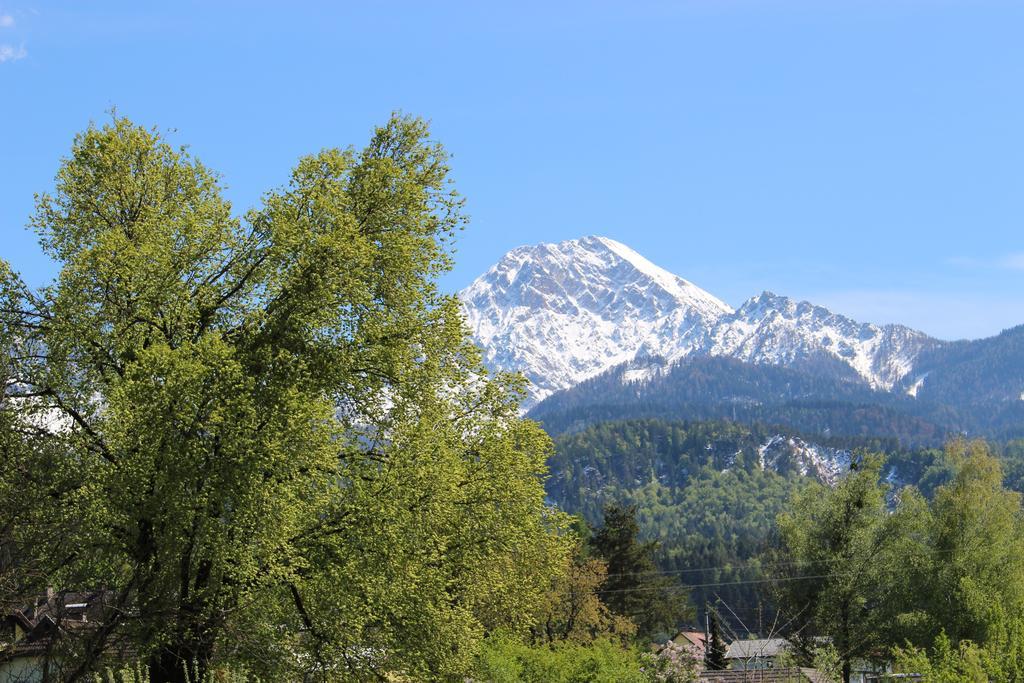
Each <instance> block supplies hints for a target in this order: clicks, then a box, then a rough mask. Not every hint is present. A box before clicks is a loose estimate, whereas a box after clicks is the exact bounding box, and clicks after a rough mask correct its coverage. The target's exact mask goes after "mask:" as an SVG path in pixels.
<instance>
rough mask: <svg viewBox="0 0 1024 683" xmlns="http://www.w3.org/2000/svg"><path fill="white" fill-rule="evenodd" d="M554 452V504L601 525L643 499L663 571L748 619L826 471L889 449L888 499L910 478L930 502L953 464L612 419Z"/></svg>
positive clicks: (1019, 457)
mask: <svg viewBox="0 0 1024 683" xmlns="http://www.w3.org/2000/svg"><path fill="white" fill-rule="evenodd" d="M555 448H556V451H555V454H554V456H553V457H552V458H551V460H550V461H549V465H550V469H551V475H550V478H549V479H548V482H547V492H548V496H549V498H550V499H551V500H552V501H553V502H555V503H556V504H557V505H559V506H560V507H562V508H563V509H565V510H566V511H568V512H571V513H575V514H579V515H581V516H582V517H583V518H584V519H585V520H586V521H587V522H588V523H589V524H591V525H595V526H596V525H599V524H600V523H601V515H602V510H603V508H604V506H605V505H607V504H609V503H612V502H619V503H625V504H631V505H635V506H636V508H637V519H638V521H639V523H640V531H641V534H642V535H643V537H645V538H648V539H652V540H656V541H657V542H658V550H657V553H656V559H657V563H658V566H659V568H660V569H662V570H663V571H665V572H668V573H669V574H671V575H673V576H675V577H677V578H678V579H679V580H680V581H681V582H682V583H685V584H688V585H690V586H694V587H695V588H694V590H693V592H692V594H691V599H692V602H693V604H694V605H695V606H696V607H698V609H700V608H702V607H703V605H704V603H705V602H714V601H715V600H716V599H717V598H719V597H720V598H721V599H723V600H724V601H726V602H727V603H728V604H729V605H730V606H732V607H733V609H736V610H737V611H740V610H745V611H747V612H748V614H746V615H744V614H740V615H739V616H740V618H742V619H744V620H746V619H747V618H748V617H750V618H751V619H752V620H753V621H752V623H757V619H758V618H769V617H770V615H771V606H772V604H773V601H774V597H773V595H772V594H771V591H770V590H769V586H768V585H767V583H765V582H764V579H766V578H768V577H770V576H772V575H773V574H772V571H771V560H770V559H767V557H766V553H767V552H768V551H769V550H770V548H771V547H772V544H773V534H774V529H775V518H776V516H777V515H778V514H779V513H781V512H784V511H786V510H787V509H788V505H789V501H790V500H791V498H792V496H793V495H794V493H796V492H798V491H800V490H801V489H802V488H804V487H805V486H807V485H808V484H809V483H811V482H815V481H818V480H819V479H820V476H818V472H821V471H825V472H828V471H830V470H829V469H828V467H829V466H831V467H832V468H836V467H841V468H844V469H845V471H848V470H849V468H850V463H853V465H854V466H856V463H857V462H859V460H860V458H861V456H862V454H864V453H868V452H883V453H884V454H885V459H884V461H883V465H882V476H883V479H884V480H885V481H886V482H887V483H888V485H889V486H890V496H891V495H893V494H894V493H895V492H896V490H898V489H899V488H901V487H903V486H907V485H912V486H915V487H916V488H918V489H919V490H920V491H921V492H922V494H923V495H924V496H925V497H930V496H931V495H932V493H933V492H934V491H935V489H936V487H938V486H940V485H942V484H943V483H945V482H946V481H948V480H949V478H950V477H951V476H952V471H953V469H952V466H951V465H950V463H949V462H948V461H947V459H946V456H945V454H944V453H943V451H942V450H941V449H930V448H927V449H906V448H902V447H900V445H899V443H898V442H897V441H896V440H894V439H877V438H875V439H873V438H863V439H862V438H831V439H823V440H819V441H818V442H817V443H815V442H813V440H812V439H810V438H809V437H802V436H801V435H799V434H797V433H795V432H793V431H788V432H781V433H780V432H779V431H778V430H777V429H773V428H768V427H765V426H761V425H751V426H748V425H743V424H739V423H734V422H723V421H713V422H670V421H665V420H656V419H646V420H624V421H615V422H604V423H601V424H597V425H594V426H591V427H589V428H586V429H584V430H582V431H580V432H577V433H573V434H564V435H562V436H560V437H559V438H558V439H556V445H555ZM1001 453H1002V456H1003V459H1004V464H1005V468H1006V472H1007V475H1006V480H1007V484H1008V486H1010V487H1011V488H1015V489H1017V490H1021V488H1022V487H1024V442H1014V443H1011V444H1008V445H1007V446H1005V447H1004V448H1002V449H1001ZM844 455H845V457H846V459H845V460H844ZM816 466H817V467H818V469H815V467H816ZM845 471H844V474H845ZM759 606H763V607H764V609H763V610H759ZM751 628H753V626H751Z"/></svg>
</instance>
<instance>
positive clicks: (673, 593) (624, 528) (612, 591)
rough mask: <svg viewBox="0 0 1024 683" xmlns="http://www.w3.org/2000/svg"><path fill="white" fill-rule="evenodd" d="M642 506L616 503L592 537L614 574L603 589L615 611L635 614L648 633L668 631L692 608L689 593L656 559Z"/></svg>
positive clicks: (640, 627)
mask: <svg viewBox="0 0 1024 683" xmlns="http://www.w3.org/2000/svg"><path fill="white" fill-rule="evenodd" d="M639 531H640V528H639V525H638V524H637V521H636V506H633V505H629V506H624V505H619V504H614V503H613V504H611V505H608V506H606V507H605V510H604V525H603V526H602V527H601V528H600V529H598V530H597V532H596V533H595V534H594V536H593V538H591V540H590V544H591V547H592V548H593V550H594V554H595V555H596V556H597V557H599V558H600V559H602V560H604V561H605V563H606V564H607V567H608V577H607V580H606V581H605V582H604V585H603V586H602V587H601V591H600V593H599V595H600V598H601V601H602V602H604V604H606V605H607V606H608V607H609V608H610V609H611V610H612V611H613V612H615V613H616V614H621V615H622V616H625V617H629V618H630V619H632V620H633V621H634V622H635V623H636V625H637V628H638V630H639V634H640V635H641V636H643V637H647V638H651V637H654V636H656V635H662V634H665V633H667V631H669V630H671V629H673V628H675V627H676V626H677V624H678V622H679V620H680V619H681V618H682V617H683V616H685V615H686V614H687V613H688V611H689V610H688V606H687V605H686V602H685V601H686V594H685V593H684V592H683V591H681V590H679V588H680V586H679V585H678V584H677V583H676V582H675V581H674V580H673V579H671V578H669V577H667V576H664V575H662V574H660V573H659V572H658V570H657V568H656V566H655V564H654V552H655V550H656V549H657V547H658V544H657V542H656V541H646V542H645V541H640V540H639Z"/></svg>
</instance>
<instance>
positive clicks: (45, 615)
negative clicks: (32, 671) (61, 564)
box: [0, 590, 111, 662]
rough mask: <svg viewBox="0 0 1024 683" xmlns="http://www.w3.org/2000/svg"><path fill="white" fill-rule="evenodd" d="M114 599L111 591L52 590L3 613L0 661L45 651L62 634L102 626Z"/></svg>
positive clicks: (1, 618) (0, 615)
mask: <svg viewBox="0 0 1024 683" xmlns="http://www.w3.org/2000/svg"><path fill="white" fill-rule="evenodd" d="M110 599H111V595H110V593H109V592H107V591H86V592H58V591H53V590H48V591H47V592H46V594H45V595H39V596H37V597H36V598H35V599H34V600H32V601H31V602H30V603H28V604H25V605H22V606H20V607H19V608H17V609H13V610H7V611H6V612H5V613H3V614H0V662H2V661H4V660H6V659H11V658H14V657H19V656H23V655H31V654H34V653H37V652H39V651H41V650H45V649H46V647H47V646H48V644H49V642H50V640H51V638H52V637H53V635H54V633H56V632H58V631H64V632H68V631H77V630H80V629H83V628H90V627H92V626H95V625H97V624H99V623H102V618H103V615H104V613H105V612H106V611H107V610H108V609H109V607H110V603H109V601H110Z"/></svg>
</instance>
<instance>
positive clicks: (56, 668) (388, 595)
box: [0, 115, 1024, 683]
mask: <svg viewBox="0 0 1024 683" xmlns="http://www.w3.org/2000/svg"><path fill="white" fill-rule="evenodd" d="M462 206H463V204H462V199H461V198H460V197H459V196H458V195H457V194H456V193H455V192H454V190H453V187H452V184H451V179H450V178H449V169H448V165H447V156H446V153H445V151H444V149H443V148H442V147H441V146H440V145H438V144H437V143H436V142H434V141H433V140H432V139H431V138H430V136H429V131H428V129H427V127H426V125H425V124H424V123H423V122H422V121H420V120H418V119H415V118H411V117H404V116H397V115H396V116H394V117H392V118H391V119H390V120H389V121H388V122H386V123H385V124H384V125H383V126H381V127H380V128H379V129H377V130H376V131H375V132H374V133H373V136H372V137H371V139H370V141H369V143H368V144H367V145H366V146H365V147H364V148H362V149H360V150H356V149H327V150H323V151H321V152H319V153H317V154H314V155H311V156H308V157H305V158H302V159H300V160H299V161H298V163H297V165H296V166H295V168H294V170H293V171H292V174H291V177H290V180H289V182H288V183H287V184H286V185H285V186H284V187H281V188H277V189H274V190H271V191H269V192H268V193H267V194H266V195H265V196H264V198H263V200H262V202H261V203H260V205H259V206H257V207H254V208H252V209H250V210H249V211H247V212H245V213H242V214H239V213H238V212H236V211H235V210H234V208H233V207H232V206H231V205H230V203H229V202H228V201H227V200H226V199H225V198H224V190H223V184H222V181H221V179H220V178H219V176H217V174H216V173H214V172H213V171H211V170H210V169H208V168H206V167H205V166H204V165H202V164H201V163H200V162H199V161H198V160H197V159H195V158H194V157H193V156H191V155H190V153H189V152H188V151H187V150H186V149H184V148H175V147H173V146H171V145H170V144H169V142H168V141H167V140H166V139H165V137H164V136H163V135H162V134H161V133H160V132H159V131H157V130H154V129H147V128H144V127H141V126H138V125H136V124H134V123H132V122H131V121H129V120H127V119H125V118H120V117H117V116H115V117H113V118H112V120H111V121H110V122H108V123H107V124H105V125H102V126H95V125H94V126H90V127H89V128H88V129H87V130H85V131H84V132H82V133H81V134H80V135H78V136H77V137H76V139H75V140H74V143H73V145H72V148H71V151H70V153H69V155H68V157H67V158H65V159H64V160H63V161H62V162H61V164H60V168H59V171H58V174H57V178H56V184H55V187H54V188H53V190H52V191H51V192H49V193H43V194H40V195H39V196H38V198H37V209H36V213H35V214H34V216H33V217H32V218H31V226H32V227H33V229H34V230H36V232H37V233H38V236H39V240H40V244H41V246H42V248H43V250H44V251H45V253H46V254H47V255H48V256H49V257H50V258H51V259H52V260H53V261H54V262H55V263H56V264H57V266H58V268H59V273H58V275H57V276H56V278H55V279H54V280H53V281H52V282H51V283H49V284H46V285H44V286H42V287H32V286H30V285H29V284H27V283H26V281H25V280H24V279H23V278H22V277H21V276H20V275H19V274H18V273H17V272H16V270H15V268H14V265H13V264H8V263H2V264H0V345H2V351H3V359H4V364H3V366H2V372H3V379H4V394H3V396H2V398H0V607H2V608H3V616H4V617H7V616H9V615H14V614H18V613H22V612H19V611H23V610H25V609H41V608H42V607H46V606H48V607H50V608H51V612H50V613H49V614H50V617H52V620H53V623H54V626H53V630H52V631H50V632H48V636H47V639H46V640H45V641H40V643H41V647H40V648H39V649H38V651H36V654H35V655H34V656H36V659H34V660H33V661H37V662H38V665H39V667H40V672H39V674H40V677H41V679H42V680H44V681H94V680H97V678H98V677H99V678H101V679H102V677H104V676H109V677H113V678H117V680H124V681H127V680H133V681H134V680H139V681H141V680H147V681H152V682H153V683H164V682H173V683H184V682H185V681H190V682H193V681H212V680H263V681H310V682H313V681H325V682H326V681H350V680H351V681H363V680H367V681H370V680H393V681H421V680H422V681H450V680H474V681H509V682H511V681H566V682H568V681H608V682H609V683H610V682H612V681H615V682H619V681H660V682H663V683H668V682H669V681H692V680H696V676H697V671H698V670H699V669H700V668H702V667H703V666H705V665H707V666H712V667H719V666H721V665H722V660H721V658H722V656H723V649H722V648H723V647H724V646H723V643H722V639H721V637H720V636H722V633H721V631H720V630H719V629H721V630H723V631H727V632H728V633H729V634H731V635H732V636H735V635H738V634H739V631H740V630H744V635H746V634H754V633H761V634H769V633H770V634H780V635H783V636H785V637H787V638H789V639H790V640H791V642H792V643H794V646H795V648H796V651H795V652H794V653H793V655H792V656H793V657H794V658H796V659H798V660H800V661H799V663H801V664H805V665H811V664H817V663H819V662H821V661H823V660H822V656H821V653H820V652H818V650H820V649H821V644H822V643H826V642H827V643H830V647H831V648H832V650H831V652H833V653H834V660H835V662H836V669H835V671H834V674H836V675H840V676H848V674H849V671H850V666H851V663H852V662H853V661H855V660H858V659H867V660H878V661H893V662H895V663H896V666H897V667H898V668H901V669H903V670H906V671H915V672H921V673H924V674H925V676H926V679H927V680H935V681H943V680H1000V681H1016V680H1022V678H1021V677H1022V675H1024V674H1022V672H1024V622H1022V621H1021V620H1020V618H1019V615H1020V614H1021V613H1022V611H1024V526H1022V516H1021V503H1020V495H1019V494H1018V493H1016V492H1014V490H1011V489H1020V488H1021V486H1022V484H1024V446H1022V445H1021V443H1020V442H1009V443H1004V444H1003V445H1001V446H999V447H998V448H996V447H995V446H991V447H990V446H989V445H986V444H983V443H981V442H972V441H971V442H969V441H963V440H954V441H951V442H949V443H948V444H947V445H946V446H945V447H944V448H936V447H917V444H916V443H915V444H914V446H915V447H914V448H911V447H910V446H906V445H901V444H905V443H906V441H899V440H897V439H895V438H893V439H888V440H887V439H874V438H865V437H861V436H857V435H850V436H846V437H844V438H839V437H838V436H837V437H835V438H832V439H830V440H824V439H821V438H818V441H819V443H821V444H822V445H823V446H827V447H829V448H833V449H841V450H844V452H848V453H849V462H848V463H846V465H845V469H844V471H843V472H842V473H841V474H842V476H839V477H837V478H836V480H835V481H829V482H827V484H826V483H820V482H817V481H815V480H814V478H813V477H811V476H808V473H807V471H806V467H804V465H802V464H800V463H798V462H795V461H787V460H786V459H785V458H781V459H775V460H773V462H772V464H771V465H770V466H766V464H765V462H764V460H763V452H762V450H760V449H762V448H763V446H764V444H765V443H766V441H768V440H770V439H771V438H773V437H774V436H775V435H776V434H777V433H778V430H777V429H776V428H774V427H773V428H768V427H764V426H761V425H760V424H756V423H755V424H748V425H741V424H739V423H738V422H735V421H721V420H720V421H709V422H699V421H693V422H679V421H675V420H672V419H668V418H667V417H665V416H659V417H658V418H656V419H642V420H639V419H638V420H626V421H623V420H617V421H611V422H609V421H603V422H600V423H596V424H593V423H589V424H581V423H579V422H574V421H572V420H570V419H567V420H566V422H564V423H563V426H564V427H565V430H564V433H558V434H556V439H555V441H552V439H551V438H550V437H549V436H548V434H547V433H545V431H543V430H542V429H541V427H540V426H539V425H538V424H537V423H535V422H533V421H530V420H524V419H522V418H521V417H520V411H519V408H520V402H521V400H522V399H523V397H524V396H525V386H524V381H523V379H522V378H521V377H519V376H517V375H511V374H501V373H498V374H490V373H489V372H488V371H487V369H486V368H485V367H484V366H483V363H482V362H481V354H480V351H479V350H478V349H477V348H476V347H475V346H474V345H473V344H472V343H471V341H470V339H469V336H468V334H467V330H466V327H465V325H464V322H463V319H462V314H461V312H460V306H459V303H458V302H457V301H456V300H455V299H454V298H453V297H450V296H446V295H443V294H442V293H441V292H440V291H439V289H438V286H437V278H438V276H439V275H440V274H442V273H443V272H444V271H445V270H446V269H447V268H449V267H450V265H451V262H452V253H453V239H454V236H455V235H456V233H457V232H458V231H459V230H460V229H462V227H463V225H464V224H465V223H466V218H465V216H464V215H463V213H462ZM773 381H774V379H773ZM680 396H682V397H684V398H685V396H684V394H680ZM682 400H683V398H680V401H682ZM680 405H682V404H680ZM569 407H570V408H571V407H572V406H569ZM678 407H679V406H677V408H678ZM675 412H676V413H677V414H678V413H680V412H685V411H675ZM812 412H813V411H812ZM608 417H611V415H609V416H608ZM696 417H719V416H711V415H701V414H698V415H696ZM877 417H878V419H880V420H888V419H896V418H892V416H891V415H889V414H888V413H884V411H883V413H880V414H878V415H877ZM899 419H902V418H899ZM752 422H756V421H753V420H752ZM908 425H909V426H908ZM897 426H898V428H899V429H900V430H902V429H903V428H904V427H906V429H909V430H918V429H919V428H921V429H924V430H925V431H927V429H928V426H927V425H925V426H924V427H921V424H920V423H918V422H916V421H911V422H907V423H904V422H899V424H898V425H897ZM569 427H574V428H573V429H569ZM549 428H552V427H551V426H550V425H549ZM552 431H555V430H554V428H552ZM559 431H562V430H559ZM890 431H891V430H890ZM886 433H888V432H886ZM914 433H917V432H914ZM795 435H796V434H795V433H794V436H795ZM927 436H928V438H927V439H922V441H929V440H933V438H932V437H934V436H935V435H933V434H930V433H928V434H927ZM806 438H807V439H809V440H810V439H812V437H810V436H807V437H806ZM85 592H88V593H89V594H90V595H91V596H93V597H94V598H95V600H94V604H92V606H91V607H90V609H91V610H92V611H91V612H90V613H89V614H88V619H86V618H85V617H80V618H78V619H77V620H75V619H74V618H73V616H72V614H71V613H70V612H68V610H69V609H70V608H72V607H74V605H70V604H68V602H69V601H68V600H65V599H64V598H65V597H67V596H71V595H77V594H79V593H85ZM40 596H43V597H42V598H41V597H40ZM91 599H92V598H91ZM41 600H42V601H41ZM65 608H66V609H65ZM5 623H6V622H5ZM694 624H707V625H708V626H709V628H711V624H714V627H713V633H715V634H717V635H716V637H715V639H714V640H715V645H714V647H712V648H710V650H709V661H708V662H702V661H700V660H699V659H698V658H696V657H695V656H693V655H692V653H689V652H687V651H683V650H678V649H673V647H674V646H669V647H666V648H665V649H662V650H660V651H659V652H658V653H655V652H652V651H651V648H650V645H651V643H652V642H655V641H657V642H664V641H665V640H667V639H668V638H670V637H672V636H673V635H675V633H676V632H677V631H678V629H679V628H681V627H683V626H686V625H691V626H692V625H694ZM17 633H18V631H17V627H16V625H15V629H14V630H12V631H10V632H7V631H4V632H0V664H2V663H3V662H4V661H5V660H4V659H3V658H4V657H6V656H8V655H12V653H14V652H15V650H16V648H17V647H19V645H18V642H16V641H14V640H12V639H11V638H12V634H17ZM117 672H127V673H123V674H122V673H117Z"/></svg>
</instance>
